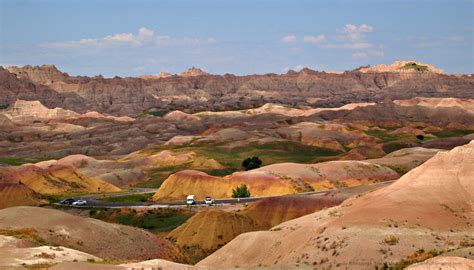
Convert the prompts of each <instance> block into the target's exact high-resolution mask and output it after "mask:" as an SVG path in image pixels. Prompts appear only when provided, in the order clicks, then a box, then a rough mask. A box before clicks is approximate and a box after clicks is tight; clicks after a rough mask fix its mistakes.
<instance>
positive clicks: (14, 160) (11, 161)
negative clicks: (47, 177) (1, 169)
mask: <svg viewBox="0 0 474 270" xmlns="http://www.w3.org/2000/svg"><path fill="white" fill-rule="evenodd" d="M42 160H43V159H39V158H27V157H0V163H4V164H8V165H12V166H19V165H23V164H26V163H36V162H40V161H42Z"/></svg>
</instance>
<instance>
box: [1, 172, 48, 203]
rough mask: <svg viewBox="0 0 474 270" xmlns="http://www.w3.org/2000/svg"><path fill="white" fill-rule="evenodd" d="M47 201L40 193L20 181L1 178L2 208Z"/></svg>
mask: <svg viewBox="0 0 474 270" xmlns="http://www.w3.org/2000/svg"><path fill="white" fill-rule="evenodd" d="M44 203H47V201H46V200H44V198H42V197H41V196H40V195H39V194H38V193H36V192H34V191H33V190H32V189H31V188H29V187H28V186H26V185H24V184H21V183H19V182H18V181H8V180H6V179H0V209H3V208H8V207H13V206H20V205H30V206H38V205H41V204H44Z"/></svg>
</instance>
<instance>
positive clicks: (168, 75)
mask: <svg viewBox="0 0 474 270" xmlns="http://www.w3.org/2000/svg"><path fill="white" fill-rule="evenodd" d="M171 76H173V75H172V74H171V73H168V72H164V71H162V72H160V73H159V74H156V75H141V76H139V77H138V78H141V79H145V80H149V79H161V78H168V77H171Z"/></svg>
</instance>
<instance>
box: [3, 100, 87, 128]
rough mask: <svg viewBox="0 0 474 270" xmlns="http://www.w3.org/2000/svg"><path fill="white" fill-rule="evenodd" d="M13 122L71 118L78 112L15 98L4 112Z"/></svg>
mask: <svg viewBox="0 0 474 270" xmlns="http://www.w3.org/2000/svg"><path fill="white" fill-rule="evenodd" d="M3 115H5V116H6V117H7V118H9V119H10V120H11V121H13V122H21V123H33V122H34V121H48V120H51V119H64V118H73V117H76V116H78V115H79V114H78V113H76V112H73V111H69V110H64V109H61V108H54V109H49V108H47V107H45V106H43V104H41V102H39V101H37V100H35V101H25V100H17V101H15V103H13V104H12V105H10V107H8V109H7V110H6V111H5V112H4V114H3Z"/></svg>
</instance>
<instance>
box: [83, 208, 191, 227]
mask: <svg viewBox="0 0 474 270" xmlns="http://www.w3.org/2000/svg"><path fill="white" fill-rule="evenodd" d="M89 214H90V217H92V218H96V219H100V220H103V221H107V222H114V223H120V224H123V225H128V226H134V227H138V228H142V229H146V230H149V231H151V232H154V233H156V232H169V231H172V230H174V229H175V228H177V227H178V226H180V225H181V224H183V223H184V222H186V220H188V218H190V217H191V216H192V214H191V213H190V212H185V211H182V210H177V209H153V210H148V211H143V212H138V211H133V210H129V209H120V210H116V209H100V210H97V211H90V212H89Z"/></svg>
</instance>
